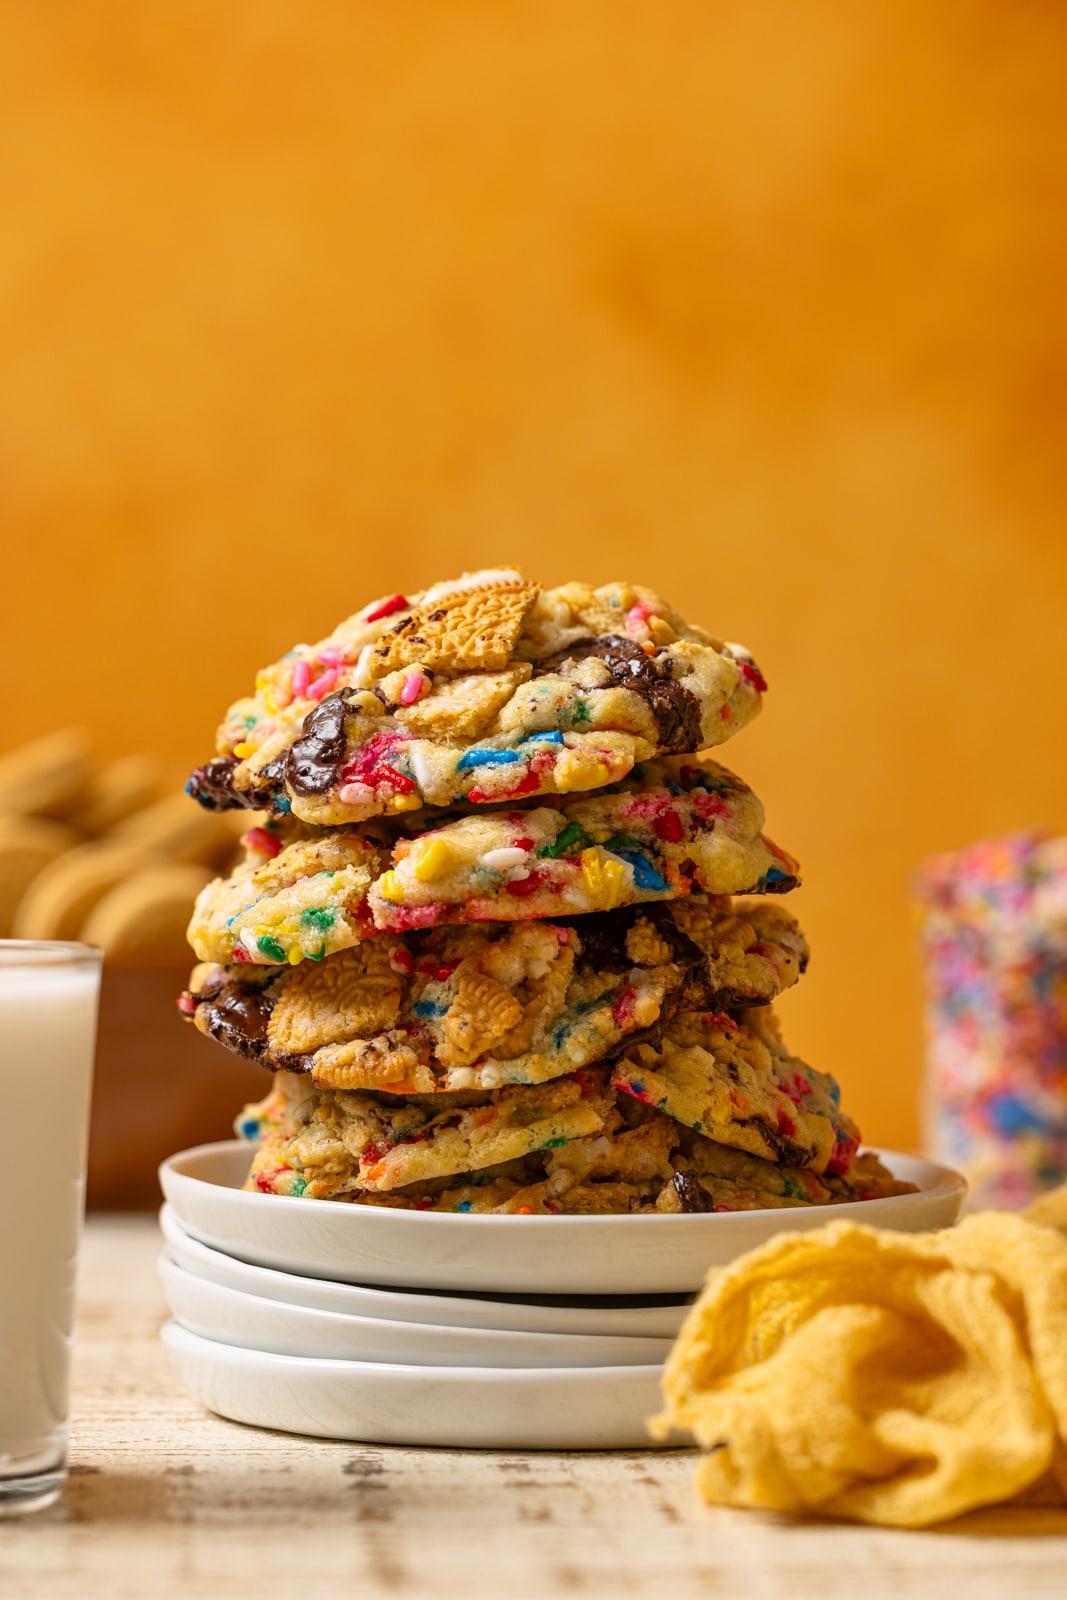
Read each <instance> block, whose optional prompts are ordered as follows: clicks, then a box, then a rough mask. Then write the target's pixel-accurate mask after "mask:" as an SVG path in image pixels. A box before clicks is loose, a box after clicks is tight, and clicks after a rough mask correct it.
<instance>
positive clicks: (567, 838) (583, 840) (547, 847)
mask: <svg viewBox="0 0 1067 1600" xmlns="http://www.w3.org/2000/svg"><path fill="white" fill-rule="evenodd" d="M589 842H590V841H589V837H588V835H587V834H586V832H585V830H584V829H583V827H582V825H581V823H580V822H568V824H567V826H566V827H565V828H562V829H561V830H560V832H559V833H557V834H556V837H555V838H554V839H553V841H552V843H551V844H543V845H542V846H541V848H540V850H538V852H537V854H538V855H539V856H548V857H549V858H550V859H552V858H554V857H556V856H562V855H566V853H567V852H568V850H571V849H572V848H574V849H581V848H582V847H583V845H585V844H588V843H589Z"/></svg>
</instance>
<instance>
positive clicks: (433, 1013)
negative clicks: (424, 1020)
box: [411, 1000, 448, 1017]
mask: <svg viewBox="0 0 1067 1600" xmlns="http://www.w3.org/2000/svg"><path fill="white" fill-rule="evenodd" d="M411 1009H412V1011H414V1013H415V1015H416V1016H417V1017H443V1016H444V1014H445V1012H446V1011H447V1010H448V1007H447V1006H440V1005H438V1004H437V1001H436V1000H416V1002H415V1004H414V1005H413V1006H412V1008H411Z"/></svg>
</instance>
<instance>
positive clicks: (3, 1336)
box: [0, 939, 101, 1517]
mask: <svg viewBox="0 0 1067 1600" xmlns="http://www.w3.org/2000/svg"><path fill="white" fill-rule="evenodd" d="M100 956H101V953H100V951H99V950H94V949H93V948H92V947H91V946H90V945H84V944H59V943H56V944H44V943H42V944H35V943H31V942H29V941H23V940H20V939H0V1096H2V1103H3V1108H4V1152H3V1157H2V1158H0V1200H2V1203H3V1221H2V1223H0V1517H2V1516H12V1515H17V1514H20V1513H22V1512H25V1511H37V1510H40V1509H42V1508H43V1507H44V1506H47V1505H51V1503H52V1501H53V1500H55V1499H56V1498H57V1496H58V1495H59V1493H60V1490H61V1489H62V1487H63V1484H64V1482H65V1480H66V1476H67V1468H66V1455H67V1423H68V1415H69V1403H68V1400H69V1391H70V1356H71V1343H72V1331H73V1326H72V1325H73V1318H74V1287H75V1272H76V1269H77V1262H78V1240H79V1236H80V1233H81V1224H82V1213H83V1211H84V1203H85V1159H86V1151H87V1146H88V1131H89V1096H90V1091H91V1088H92V1076H93V1051H94V1047H95V1043H96V1011H97V999H98V996H99V991H100Z"/></svg>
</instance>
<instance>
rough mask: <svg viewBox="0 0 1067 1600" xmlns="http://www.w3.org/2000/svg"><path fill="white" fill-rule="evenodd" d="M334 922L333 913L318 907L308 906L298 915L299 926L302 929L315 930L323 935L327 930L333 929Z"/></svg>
mask: <svg viewBox="0 0 1067 1600" xmlns="http://www.w3.org/2000/svg"><path fill="white" fill-rule="evenodd" d="M334 920H335V914H334V912H332V911H326V910H324V909H322V908H321V907H320V906H309V907H308V909H307V910H306V911H304V912H302V913H301V915H300V926H301V927H302V928H316V929H317V930H318V931H319V933H325V932H326V931H327V929H328V928H332V927H333V925H334Z"/></svg>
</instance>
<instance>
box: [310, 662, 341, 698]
mask: <svg viewBox="0 0 1067 1600" xmlns="http://www.w3.org/2000/svg"><path fill="white" fill-rule="evenodd" d="M337 671H338V669H337V668H336V667H330V668H329V669H328V671H326V672H324V673H323V674H322V677H321V678H316V679H315V682H314V683H309V684H308V688H307V697H308V699H309V700H321V699H322V698H323V696H324V695H327V694H329V692H330V690H331V689H332V688H333V686H334V684H335V683H336V682H337Z"/></svg>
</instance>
